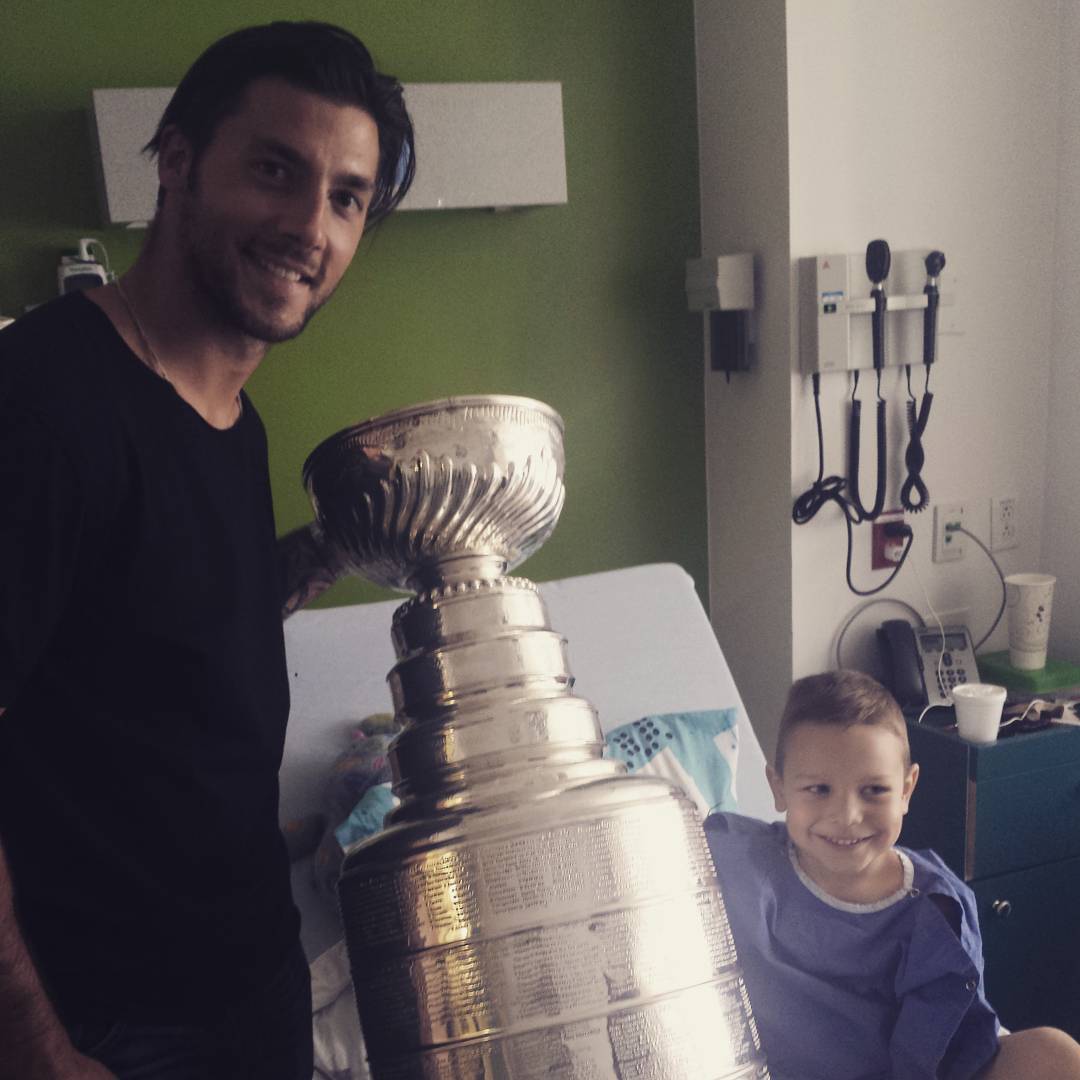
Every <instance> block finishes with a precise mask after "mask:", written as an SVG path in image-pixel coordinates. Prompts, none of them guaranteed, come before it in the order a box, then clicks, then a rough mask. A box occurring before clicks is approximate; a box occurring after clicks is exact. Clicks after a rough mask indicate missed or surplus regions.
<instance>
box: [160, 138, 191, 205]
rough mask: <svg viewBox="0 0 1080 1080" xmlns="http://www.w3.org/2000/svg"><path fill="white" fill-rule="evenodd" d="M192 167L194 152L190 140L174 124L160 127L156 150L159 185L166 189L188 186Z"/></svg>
mask: <svg viewBox="0 0 1080 1080" xmlns="http://www.w3.org/2000/svg"><path fill="white" fill-rule="evenodd" d="M194 167H195V153H194V150H193V148H192V145H191V140H190V139H189V138H188V137H187V136H186V135H185V134H184V133H183V132H182V131H181V130H180V129H179V128H178V127H177V126H176V125H175V124H168V125H167V126H166V127H164V128H162V130H161V137H160V139H159V140H158V152H157V170H158V183H159V184H160V185H161V187H162V188H164V189H165V190H166V191H169V190H171V189H174V188H175V189H179V188H186V187H188V185H189V183H190V179H191V171H192V169H193V168H194Z"/></svg>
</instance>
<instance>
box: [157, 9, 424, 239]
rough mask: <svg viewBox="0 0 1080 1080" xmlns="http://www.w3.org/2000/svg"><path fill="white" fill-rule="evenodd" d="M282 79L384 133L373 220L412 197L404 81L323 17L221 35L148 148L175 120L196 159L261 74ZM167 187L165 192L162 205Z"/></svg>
mask: <svg viewBox="0 0 1080 1080" xmlns="http://www.w3.org/2000/svg"><path fill="white" fill-rule="evenodd" d="M262 78H278V79H284V80H285V81H286V82H288V83H290V84H291V85H293V86H295V87H297V88H298V89H300V90H307V91H310V92H311V93H314V94H319V95H321V96H322V97H325V98H329V99H330V100H331V101H335V102H337V103H339V104H342V105H357V106H359V107H360V108H361V109H363V110H364V111H365V112H366V113H368V114H370V116H371V118H372V119H373V120H374V121H375V126H376V127H377V128H378V131H379V168H378V172H377V174H376V177H375V191H374V194H373V196H372V199H371V204H370V206H369V207H368V216H367V224H368V225H369V226H370V225H373V224H374V223H375V222H377V221H379V220H380V219H382V218H384V217H386V215H387V214H389V213H390V211H391V210H393V209H394V207H395V206H397V204H398V203H399V202H401V200H402V199H403V198H404V197H405V193H406V192H407V191H408V190H409V186H410V185H411V184H412V181H413V176H414V175H415V173H416V154H415V150H414V146H413V127H412V121H411V120H410V119H409V114H408V112H407V111H406V109H405V102H404V98H403V94H402V88H401V83H399V82H398V81H397V79H395V78H394V77H393V76H392V75H383V74H381V73H380V72H378V71H376V70H375V62H374V61H373V60H372V58H371V53H369V52H368V50H367V48H366V47H365V46H364V43H363V42H362V41H360V39H359V38H357V37H355V36H354V35H352V34H350V33H349V31H348V30H343V29H342V28H341V27H340V26H332V25H330V24H329V23H323V22H272V23H268V24H267V25H265V26H249V27H246V28H245V29H243V30H237V31H235V32H234V33H231V34H227V35H226V36H225V37H223V38H221V39H220V40H219V41H215V42H214V44H213V45H211V46H210V47H209V48H208V49H207V50H206V52H204V53H203V54H202V56H200V57H199V58H198V59H197V60H196V61H195V63H194V64H192V65H191V67H190V68H189V69H188V72H187V74H186V75H185V76H184V77H183V79H181V80H180V85H179V86H177V88H176V91H175V93H174V94H173V96H172V99H171V100H170V101H169V104H168V106H166V108H165V112H164V114H163V115H162V117H161V120H160V122H159V123H158V127H157V131H156V132H155V133H154V137H153V138H152V139H151V140H150V141H149V142H148V143H147V144H146V146H145V148H144V149H145V150H146V151H147V152H148V153H150V154H151V155H156V154H157V152H158V150H159V148H160V144H161V133H162V131H163V130H164V129H165V128H166V127H167V126H168V125H170V124H171V125H175V126H176V127H177V128H178V129H179V130H180V131H181V132H183V134H184V136H185V137H186V138H187V139H188V141H189V142H190V143H191V146H192V152H193V156H194V160H195V162H198V160H199V157H200V155H201V154H202V152H203V150H205V149H206V147H207V146H208V145H209V144H210V141H211V140H212V139H213V137H214V132H215V131H217V127H218V125H219V124H220V123H221V121H222V120H223V119H224V118H225V117H226V116H228V115H229V114H230V113H231V112H233V111H234V110H235V109H236V108H237V107H238V105H239V102H240V98H241V97H242V96H243V94H244V91H245V90H246V89H247V87H248V85H249V84H250V83H252V82H254V81H255V80H256V79H262ZM162 199H163V193H162V192H161V191H160V190H159V192H158V206H161V203H162Z"/></svg>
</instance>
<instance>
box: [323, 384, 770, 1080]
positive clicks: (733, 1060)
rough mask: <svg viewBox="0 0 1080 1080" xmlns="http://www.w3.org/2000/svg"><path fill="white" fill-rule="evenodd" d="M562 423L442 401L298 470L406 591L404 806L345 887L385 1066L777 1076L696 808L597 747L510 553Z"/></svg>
mask: <svg viewBox="0 0 1080 1080" xmlns="http://www.w3.org/2000/svg"><path fill="white" fill-rule="evenodd" d="M562 434H563V428H562V421H561V419H560V418H559V416H558V414H557V413H555V412H554V411H553V410H552V409H550V408H549V407H548V406H546V405H543V404H541V403H540V402H536V401H531V400H529V399H526V398H516V397H501V396H482V397H480V396H478V397H459V398H449V399H447V400H444V401H436V402H432V403H430V404H426V405H418V406H415V407H413V408H408V409H402V410H400V411H397V412H393V413H390V414H388V415H386V416H382V417H379V418H377V419H374V420H369V421H367V422H366V423H363V424H359V425H357V426H356V427H352V428H349V429H347V430H345V431H342V432H340V433H339V434H337V435H334V436H333V437H331V438H330V439H327V440H326V441H325V442H323V443H322V444H321V445H320V446H318V447H317V448H316V449H315V451H314V452H313V453H312V454H311V456H310V457H309V458H308V461H307V462H306V464H305V466H304V482H305V485H306V486H307V489H308V493H309V495H310V496H311V500H312V503H313V505H314V507H315V512H316V516H317V518H318V521H319V523H320V525H321V527H322V528H323V530H324V531H325V533H326V534H327V536H328V537H329V538H330V539H332V540H333V541H334V542H335V543H336V544H337V545H338V546H339V547H340V548H341V550H342V551H344V552H345V553H346V554H347V557H348V559H349V561H350V563H351V566H352V568H353V569H354V570H355V571H356V572H358V573H361V574H363V575H365V576H367V577H368V578H370V579H372V580H373V581H376V582H378V583H380V584H383V585H387V586H390V587H392V588H395V589H402V590H408V591H412V592H416V593H417V594H418V595H416V596H414V597H413V598H412V599H410V600H408V601H407V602H406V603H404V604H403V605H402V606H401V607H400V608H399V609H398V610H397V612H395V614H394V619H393V627H392V636H393V641H394V647H395V651H396V655H397V658H398V659H397V663H396V664H395V665H394V667H393V669H392V670H391V671H390V674H389V676H388V679H389V683H390V687H391V691H392V694H393V700H394V707H395V710H396V715H397V717H398V719H399V720H400V721H401V722H402V723H403V725H404V726H403V730H402V732H401V734H400V735H399V736H398V738H397V740H396V742H395V744H394V746H393V749H392V751H391V758H392V762H393V770H394V792H395V794H396V795H397V796H398V798H399V799H400V800H401V802H400V805H399V806H398V808H397V809H396V810H394V811H393V813H392V814H390V815H389V816H388V817H387V828H386V829H385V830H384V831H383V832H382V833H380V834H378V835H377V836H375V837H373V838H372V839H370V840H368V841H365V842H363V843H361V844H358V845H357V846H355V847H353V848H351V849H350V850H349V851H348V852H347V853H346V859H345V863H344V866H343V869H342V875H341V880H340V883H339V886H338V891H339V898H340V903H341V913H342V918H343V922H344V926H345V936H346V943H347V947H348V953H349V962H350V966H351V970H352V979H353V985H354V988H355V991H356V1001H357V1007H358V1010H359V1013H360V1023H361V1027H362V1029H363V1033H364V1041H365V1043H366V1047H367V1053H368V1062H369V1065H370V1068H371V1071H372V1074H373V1076H374V1077H376V1078H377V1080H488V1078H491V1080H503V1078H506V1080H552V1078H553V1077H558V1078H559V1080H616V1078H619V1080H629V1078H631V1077H633V1078H635V1080H721V1078H724V1080H728V1078H731V1080H736V1078H738V1080H741V1078H750V1077H754V1078H763V1077H768V1069H767V1066H766V1064H765V1059H764V1056H763V1055H762V1052H761V1044H760V1040H759V1038H758V1033H757V1028H756V1026H755V1024H754V1019H753V1016H752V1013H751V1010H750V1001H749V998H748V995H747V991H746V986H745V984H744V982H743V978H742V975H741V973H740V970H739V967H738V964H737V961H736V956H735V948H734V944H733V941H732V937H731V931H730V928H729V925H728V919H727V915H726V913H725V911H724V902H723V899H722V898H721V895H720V892H719V889H718V888H717V885H716V879H715V875H714V873H713V866H712V862H711V859H710V856H709V850H708V846H707V844H706V841H705V837H704V834H703V832H702V829H701V826H700V824H699V821H698V818H697V814H696V811H695V809H694V806H693V804H692V803H691V802H690V800H689V799H688V798H687V797H686V796H685V795H684V794H683V793H682V791H681V790H680V789H678V788H677V787H674V786H672V785H670V784H668V783H667V782H665V781H662V780H659V779H657V778H645V777H632V776H627V775H626V774H625V768H624V766H623V765H622V764H621V763H615V762H611V761H608V760H606V759H604V758H603V757H602V751H603V737H602V735H601V731H600V726H599V723H598V720H597V716H596V711H595V709H594V708H593V707H592V705H590V704H589V702H588V701H586V700H584V699H583V698H580V697H575V696H574V694H573V683H574V678H573V675H572V674H571V672H570V667H569V665H568V662H567V656H566V640H565V639H564V638H563V637H561V636H560V635H559V634H558V633H557V632H556V631H553V630H552V628H551V626H550V624H549V622H548V616H547V611H546V609H545V606H544V602H543V600H542V599H541V597H540V595H539V593H538V592H537V590H536V586H535V585H533V584H532V583H531V582H530V581H527V580H526V579H524V578H520V577H510V576H507V575H508V573H509V571H511V570H512V569H513V568H514V567H515V566H517V565H518V564H519V563H520V562H522V561H523V560H524V559H525V558H526V557H527V556H528V555H530V554H531V553H532V552H534V551H535V550H536V549H537V548H539V547H540V545H541V544H542V543H543V542H544V541H545V540H546V539H547V537H548V536H549V535H550V534H551V531H552V530H553V529H554V527H555V523H556V522H557V520H558V517H559V513H560V511H561V509H562V504H563V497H564V488H563V465H564V460H563V449H562Z"/></svg>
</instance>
